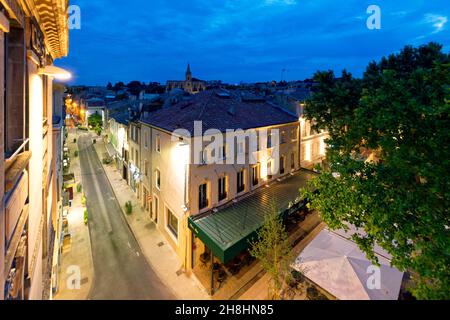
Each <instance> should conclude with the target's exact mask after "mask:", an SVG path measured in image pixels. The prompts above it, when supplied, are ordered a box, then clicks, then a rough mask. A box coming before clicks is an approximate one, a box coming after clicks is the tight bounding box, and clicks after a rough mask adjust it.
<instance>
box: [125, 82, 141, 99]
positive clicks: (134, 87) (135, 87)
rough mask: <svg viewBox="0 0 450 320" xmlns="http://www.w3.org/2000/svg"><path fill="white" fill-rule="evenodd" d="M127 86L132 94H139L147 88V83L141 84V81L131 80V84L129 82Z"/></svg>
mask: <svg viewBox="0 0 450 320" xmlns="http://www.w3.org/2000/svg"><path fill="white" fill-rule="evenodd" d="M127 88H128V90H129V91H130V93H131V94H132V95H134V96H138V95H139V94H140V93H141V91H142V90H143V89H144V88H145V85H143V84H141V83H140V82H139V81H131V82H130V83H129V84H127Z"/></svg>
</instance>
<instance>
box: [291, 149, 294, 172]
mask: <svg viewBox="0 0 450 320" xmlns="http://www.w3.org/2000/svg"><path fill="white" fill-rule="evenodd" d="M291 169H292V170H295V153H294V152H292V153H291Z"/></svg>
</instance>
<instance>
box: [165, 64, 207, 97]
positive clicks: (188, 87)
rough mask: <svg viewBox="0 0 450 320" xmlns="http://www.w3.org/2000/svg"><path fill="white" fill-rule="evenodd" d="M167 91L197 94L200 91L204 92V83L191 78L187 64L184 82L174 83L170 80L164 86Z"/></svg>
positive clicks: (189, 67) (174, 81)
mask: <svg viewBox="0 0 450 320" xmlns="http://www.w3.org/2000/svg"><path fill="white" fill-rule="evenodd" d="M166 89H167V91H171V90H173V89H182V90H184V91H186V92H189V93H199V92H201V91H204V90H206V82H205V81H202V80H199V79H196V78H193V77H192V72H191V66H190V65H189V64H188V66H187V70H186V80H184V81H176V80H171V81H167V84H166Z"/></svg>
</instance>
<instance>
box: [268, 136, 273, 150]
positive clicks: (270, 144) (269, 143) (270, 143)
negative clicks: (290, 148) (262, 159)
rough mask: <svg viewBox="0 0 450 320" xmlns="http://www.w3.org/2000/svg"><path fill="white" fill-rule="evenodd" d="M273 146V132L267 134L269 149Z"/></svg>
mask: <svg viewBox="0 0 450 320" xmlns="http://www.w3.org/2000/svg"><path fill="white" fill-rule="evenodd" d="M270 148H272V133H269V134H268V135H267V149H270Z"/></svg>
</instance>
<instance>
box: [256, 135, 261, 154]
mask: <svg viewBox="0 0 450 320" xmlns="http://www.w3.org/2000/svg"><path fill="white" fill-rule="evenodd" d="M260 150H261V135H260V134H259V132H256V151H260Z"/></svg>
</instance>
